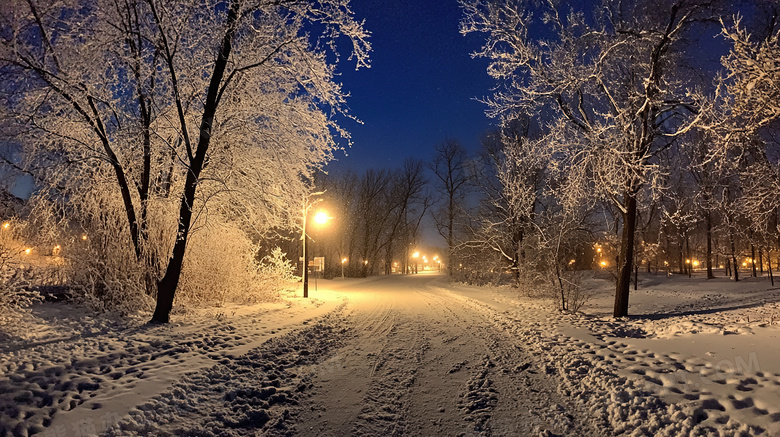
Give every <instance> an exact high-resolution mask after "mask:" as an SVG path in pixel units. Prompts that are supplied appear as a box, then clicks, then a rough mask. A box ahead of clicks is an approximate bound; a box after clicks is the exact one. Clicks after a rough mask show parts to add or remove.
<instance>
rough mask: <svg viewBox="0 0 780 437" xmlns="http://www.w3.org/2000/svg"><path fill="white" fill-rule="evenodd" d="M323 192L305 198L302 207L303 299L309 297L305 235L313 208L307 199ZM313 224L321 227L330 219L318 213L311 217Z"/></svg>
mask: <svg viewBox="0 0 780 437" xmlns="http://www.w3.org/2000/svg"><path fill="white" fill-rule="evenodd" d="M324 193H325V192H324V191H318V192H316V193H311V194H309V196H308V197H307V198H306V201H305V202H304V206H303V226H302V233H301V239H302V240H303V257H302V258H303V269H302V270H303V297H305V298H307V297H309V253H308V251H307V246H308V244H307V242H308V241H309V238H308V237H309V236H308V235H307V234H306V222H307V221H308V218H309V210H310V209H311V207H312V206H313V204H312V203H311V202H310V201H309V198H311V197H312V196H320V195H322V194H324ZM313 219H314V223H316V224H318V225H323V224H325V223H327V222H328V220H330V217H328V214H327V213H325V212H324V211H319V212H317V214H315V215H314V217H313Z"/></svg>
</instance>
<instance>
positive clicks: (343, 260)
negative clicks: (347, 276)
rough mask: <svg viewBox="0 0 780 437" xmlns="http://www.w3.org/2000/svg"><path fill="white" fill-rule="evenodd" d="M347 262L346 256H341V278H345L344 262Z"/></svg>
mask: <svg viewBox="0 0 780 437" xmlns="http://www.w3.org/2000/svg"><path fill="white" fill-rule="evenodd" d="M346 262H347V259H346V258H341V279H344V263H346Z"/></svg>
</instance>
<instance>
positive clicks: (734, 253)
mask: <svg viewBox="0 0 780 437" xmlns="http://www.w3.org/2000/svg"><path fill="white" fill-rule="evenodd" d="M729 239H730V240H731V263H732V264H733V265H734V282H739V265H738V264H737V249H736V245H735V244H734V231H729Z"/></svg>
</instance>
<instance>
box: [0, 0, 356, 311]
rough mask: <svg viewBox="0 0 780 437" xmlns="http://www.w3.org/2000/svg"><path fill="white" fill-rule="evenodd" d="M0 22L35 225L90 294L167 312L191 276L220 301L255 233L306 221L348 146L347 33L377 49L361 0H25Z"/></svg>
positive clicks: (9, 121) (0, 113)
mask: <svg viewBox="0 0 780 437" xmlns="http://www.w3.org/2000/svg"><path fill="white" fill-rule="evenodd" d="M0 21H2V23H3V28H4V29H6V30H7V31H4V32H2V33H1V34H0V69H1V70H2V71H3V74H2V76H0V100H1V101H2V104H0V108H1V109H0V117H2V120H3V123H4V127H5V126H8V127H9V128H8V129H5V128H4V129H3V132H2V134H3V135H4V136H5V137H7V138H8V139H9V140H11V141H12V142H13V144H18V145H19V149H20V150H19V155H20V156H21V157H22V161H23V162H22V164H20V167H22V168H23V170H24V171H26V172H28V173H30V174H31V176H32V177H33V179H34V180H35V184H36V187H38V188H39V190H38V191H37V192H36V195H35V198H36V199H35V200H34V203H36V206H35V207H34V209H33V214H32V215H31V220H32V221H33V222H40V223H45V224H46V225H48V227H46V228H41V229H45V233H46V235H44V236H42V237H41V238H42V239H48V242H53V240H54V239H57V240H59V241H58V242H57V244H61V245H62V247H63V257H64V258H66V259H67V261H68V263H69V264H68V265H69V266H70V267H71V268H72V270H71V280H72V281H73V283H74V285H76V286H77V287H78V288H79V289H80V290H82V292H83V293H82V294H83V295H84V296H85V297H87V298H88V299H90V300H91V301H93V302H94V303H95V304H97V305H98V306H104V307H105V308H107V309H108V308H115V309H122V310H125V311H135V310H139V309H146V308H149V307H150V305H151V304H152V303H153V302H152V301H153V300H154V299H155V298H156V297H162V298H161V299H160V303H161V305H160V307H159V309H160V313H159V314H157V312H156V313H155V318H157V319H158V320H160V321H165V320H167V319H168V315H167V313H168V312H170V305H169V303H170V302H169V300H170V299H173V298H174V296H175V294H174V292H175V290H176V288H177V285H178V284H179V280H180V279H181V282H182V284H181V285H182V289H183V290H185V291H184V294H183V295H182V296H181V302H184V301H185V300H186V301H189V302H192V303H196V302H205V301H216V302H224V301H225V299H227V298H228V297H229V295H230V294H231V293H238V292H239V291H238V290H241V289H242V287H243V288H244V289H245V288H246V285H245V284H244V283H245V282H246V281H247V278H248V277H249V276H251V274H250V273H251V271H252V269H253V267H254V266H253V258H252V256H251V253H250V252H251V251H250V250H248V246H247V245H246V241H247V239H250V238H252V239H254V238H256V237H257V236H260V235H264V233H265V232H267V231H268V230H269V229H272V228H287V229H289V228H292V227H294V223H295V221H296V219H297V217H298V211H300V202H301V199H302V198H303V195H304V193H306V192H308V189H309V188H310V187H309V181H310V180H311V178H312V175H313V174H314V172H316V171H317V170H318V169H320V168H321V167H322V166H323V165H324V164H325V163H326V162H328V161H329V160H331V159H332V158H333V156H334V153H335V152H336V151H337V150H339V149H340V145H339V140H345V141H349V133H348V132H347V131H346V130H345V129H344V128H343V127H342V126H341V125H340V123H341V121H342V120H349V119H350V118H351V116H350V115H349V114H348V113H347V108H346V96H347V93H346V92H345V91H343V90H342V87H341V85H340V84H339V83H338V82H336V81H335V75H336V66H335V62H336V61H337V60H338V52H337V51H336V49H337V44H336V43H337V42H339V43H341V42H346V43H347V44H346V48H347V51H348V52H349V53H350V59H352V60H353V61H354V62H355V63H356V65H357V66H358V67H365V66H368V54H369V52H370V50H371V46H370V44H369V42H368V36H369V33H368V31H367V30H365V29H364V27H363V24H362V23H360V22H358V21H356V20H355V18H354V14H353V12H352V10H351V8H350V5H349V1H348V0H318V1H308V0H291V1H283V2H276V1H270V2H265V1H263V2H244V1H241V0H235V1H227V2H222V1H212V0H195V1H170V0H150V1H140V0H130V1H126V2H124V1H123V2H113V1H107V0H88V1H85V2H76V3H74V2H53V3H46V4H45V5H37V4H36V3H34V2H24V1H16V0H13V1H11V2H9V3H8V5H7V7H6V5H5V4H4V6H3V8H0ZM338 46H339V48H343V47H341V44H339V45H338ZM198 233H200V234H201V235H200V236H196V234H198ZM242 233H243V235H241V234H242ZM82 235H85V236H86V238H84V239H82V238H81V236H82ZM225 237H228V238H233V237H235V238H236V240H235V241H233V242H231V241H228V240H226V239H220V238H225ZM190 239H192V240H193V241H189V240H190ZM210 252H211V255H215V254H219V255H220V256H219V257H218V256H211V257H210V256H209V255H210ZM190 255H192V256H193V257H194V258H195V259H192V260H185V258H187V257H188V256H190ZM237 263H242V264H241V265H240V266H239V265H237ZM182 275H193V276H192V277H190V278H183V277H182ZM219 275H223V276H222V279H221V280H220V279H219ZM163 278H164V279H165V280H164V281H161V279H163ZM196 278H199V279H201V280H203V281H204V282H202V283H201V284H199V285H194V284H196V283H197V282H196ZM228 286H232V287H234V288H233V289H231V290H227V289H226V288H227V287H228ZM158 291H159V293H158Z"/></svg>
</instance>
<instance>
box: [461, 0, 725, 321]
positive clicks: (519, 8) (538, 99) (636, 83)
mask: <svg viewBox="0 0 780 437" xmlns="http://www.w3.org/2000/svg"><path fill="white" fill-rule="evenodd" d="M710 3H711V2H706V1H690V0H665V1H662V2H658V1H642V0H636V1H612V0H605V1H602V2H598V4H597V5H591V6H592V7H591V8H590V9H587V8H586V7H582V6H580V7H579V8H578V7H577V5H575V4H573V3H570V2H559V1H554V0H553V1H545V2H535V1H526V0H513V1H507V2H495V1H489V0H464V1H462V2H461V4H462V6H463V9H464V14H465V17H464V19H463V20H462V22H461V32H462V33H464V34H468V33H473V32H477V33H482V34H484V35H485V38H486V42H485V44H484V45H483V46H482V48H481V50H479V51H478V52H477V53H475V56H477V57H483V58H487V59H489V60H490V64H489V67H488V74H490V75H491V76H492V77H494V78H495V79H496V80H497V81H498V82H499V83H500V88H499V90H498V91H497V92H496V93H495V94H494V96H493V97H492V98H491V99H489V100H488V101H487V105H488V114H490V115H492V116H495V117H498V118H500V119H501V120H502V122H504V123H506V122H508V121H511V120H512V119H514V118H517V117H518V115H520V114H533V113H540V112H541V113H542V114H544V117H545V118H549V119H550V121H549V122H548V123H547V124H548V128H549V130H550V133H551V135H550V136H549V138H548V141H550V142H551V144H552V145H553V146H554V147H555V148H556V151H555V155H554V156H555V157H556V158H555V162H556V164H555V165H558V166H561V167H563V168H565V169H566V170H567V171H568V172H569V173H570V175H569V176H568V180H569V181H570V182H571V183H572V185H571V188H572V189H571V190H570V191H569V192H567V193H565V195H566V196H586V197H587V196H597V197H601V198H604V199H607V200H608V201H610V202H611V203H612V204H613V205H614V206H615V207H616V208H617V209H618V210H619V211H620V216H621V224H622V237H621V244H620V250H619V275H618V281H617V288H616V294H615V308H614V315H615V316H618V317H619V316H625V315H627V313H628V294H629V283H630V278H631V273H632V266H633V262H634V233H635V226H636V216H637V200H638V194H639V192H640V190H641V189H642V188H643V187H646V186H648V185H649V186H653V185H654V184H655V182H656V181H658V172H657V170H658V166H657V164H656V162H655V161H654V160H655V157H656V156H657V154H658V153H659V152H660V151H662V150H665V149H666V148H668V147H669V146H670V145H671V144H672V142H673V139H674V138H675V137H676V136H677V135H679V134H681V133H683V132H685V131H686V130H687V129H689V128H690V126H691V125H692V124H693V123H694V121H695V119H696V117H695V116H693V115H692V110H693V109H694V108H692V103H693V102H692V101H690V99H688V98H687V97H686V96H687V92H686V90H685V85H686V84H685V83H683V82H681V81H680V80H679V79H678V78H679V75H678V74H677V70H676V68H675V65H676V63H677V62H679V61H680V58H681V57H680V56H679V54H680V53H681V52H682V51H683V50H684V49H685V42H686V41H685V37H686V34H687V32H689V31H690V29H691V26H692V25H693V23H695V22H697V20H699V19H701V18H702V17H704V16H706V14H707V7H708V5H709V4H710Z"/></svg>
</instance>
